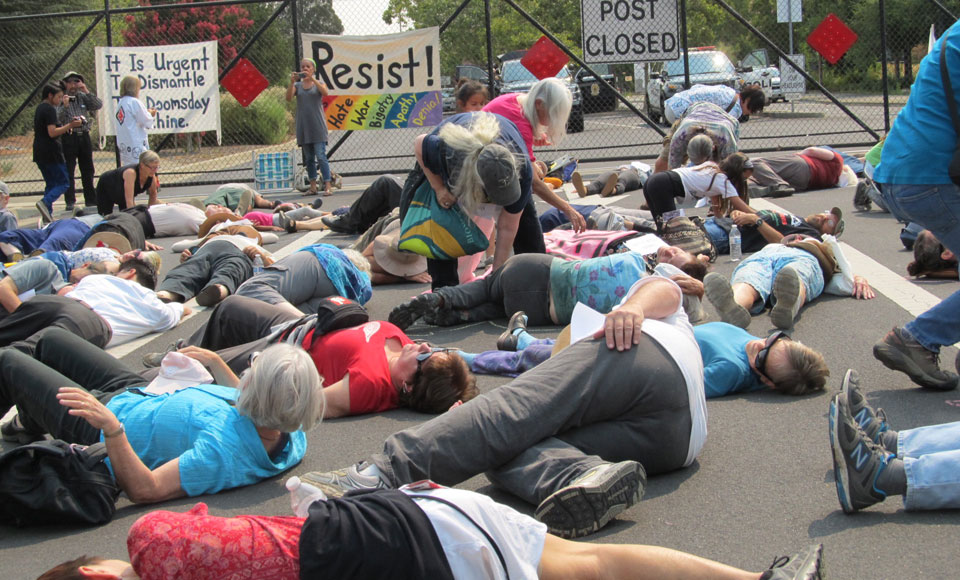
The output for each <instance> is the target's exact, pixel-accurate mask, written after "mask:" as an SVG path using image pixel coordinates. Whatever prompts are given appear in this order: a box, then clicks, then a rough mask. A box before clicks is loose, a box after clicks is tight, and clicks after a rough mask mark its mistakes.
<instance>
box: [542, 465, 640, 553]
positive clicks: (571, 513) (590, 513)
mask: <svg viewBox="0 0 960 580" xmlns="http://www.w3.org/2000/svg"><path fill="white" fill-rule="evenodd" d="M646 485H647V472H646V471H645V470H644V469H643V466H642V465H640V464H639V463H637V462H636V461H621V462H620V463H605V464H603V465H599V466H597V467H594V468H593V469H590V470H588V471H587V472H586V473H584V474H583V475H581V476H580V477H578V478H576V479H574V480H573V481H572V482H570V485H567V486H566V487H563V488H560V489H559V490H557V491H555V492H553V493H552V494H550V495H549V496H547V499H545V500H543V501H542V502H541V503H540V505H539V506H537V510H536V511H535V512H534V514H533V517H535V518H536V519H537V520H539V521H541V522H543V523H545V524H546V525H547V529H548V530H549V531H550V533H551V534H555V535H557V536H560V537H561V538H579V537H580V536H586V535H588V534H592V533H594V532H596V531H597V530H599V529H600V528H602V527H603V526H605V525H607V523H608V522H609V521H610V520H612V519H613V518H614V517H616V516H617V515H618V514H620V513H622V512H623V511H624V510H626V509H627V508H629V507H630V506H632V505H633V504H635V503H637V502H639V501H640V498H641V497H643V491H644V486H646Z"/></svg>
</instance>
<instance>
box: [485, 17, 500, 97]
mask: <svg viewBox="0 0 960 580" xmlns="http://www.w3.org/2000/svg"><path fill="white" fill-rule="evenodd" d="M490 20H491V17H490V0H483V25H484V26H485V27H486V32H487V90H488V91H490V98H491V99H492V98H494V97H496V96H497V94H496V93H495V92H494V87H495V84H494V82H493V31H492V30H491V26H492V25H491V23H490Z"/></svg>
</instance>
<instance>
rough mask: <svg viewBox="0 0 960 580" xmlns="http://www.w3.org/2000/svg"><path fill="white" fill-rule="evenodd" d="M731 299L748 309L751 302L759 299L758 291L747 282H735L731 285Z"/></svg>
mask: <svg viewBox="0 0 960 580" xmlns="http://www.w3.org/2000/svg"><path fill="white" fill-rule="evenodd" d="M733 299H734V300H736V302H737V304H739V305H740V306H743V307H744V308H746V309H747V310H748V311H749V310H750V309H751V308H753V303H754V302H756V301H757V300H760V293H759V292H757V291H756V290H754V288H753V286H751V285H749V284H747V283H744V282H737V283H736V284H734V285H733Z"/></svg>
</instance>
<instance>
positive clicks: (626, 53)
mask: <svg viewBox="0 0 960 580" xmlns="http://www.w3.org/2000/svg"><path fill="white" fill-rule="evenodd" d="M580 18H581V25H582V30H583V60H584V61H586V62H587V63H589V64H600V63H629V62H642V61H657V60H675V59H678V58H680V42H679V40H678V39H679V38H680V34H679V32H678V30H679V21H678V20H677V1H676V0H665V1H663V2H660V1H658V0H580Z"/></svg>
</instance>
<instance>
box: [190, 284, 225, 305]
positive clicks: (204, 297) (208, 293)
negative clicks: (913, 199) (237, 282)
mask: <svg viewBox="0 0 960 580" xmlns="http://www.w3.org/2000/svg"><path fill="white" fill-rule="evenodd" d="M229 295H230V291H229V290H227V287H226V286H224V285H223V284H213V285H211V286H207V287H206V288H204V289H203V290H201V291H200V293H199V294H197V304H199V305H200V306H214V305H215V304H218V303H219V302H220V301H222V300H223V299H224V298H226V297H227V296H229Z"/></svg>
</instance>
